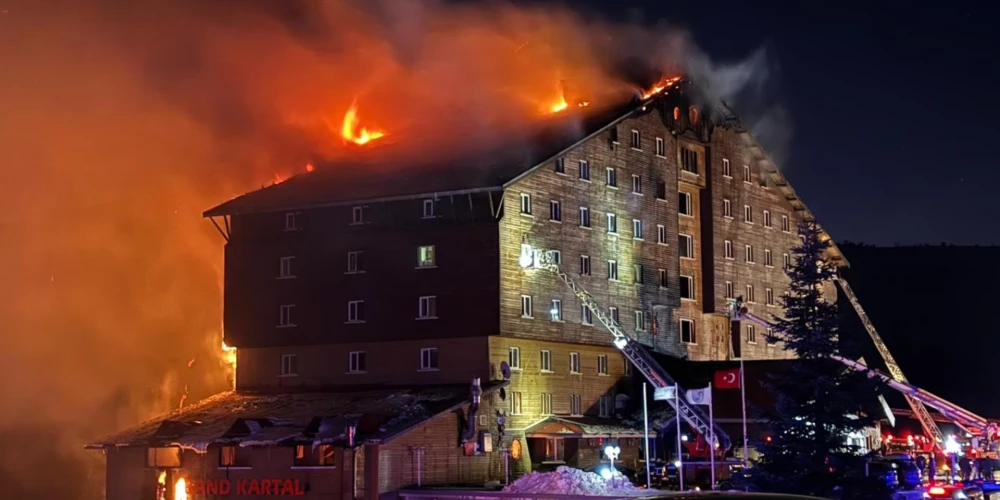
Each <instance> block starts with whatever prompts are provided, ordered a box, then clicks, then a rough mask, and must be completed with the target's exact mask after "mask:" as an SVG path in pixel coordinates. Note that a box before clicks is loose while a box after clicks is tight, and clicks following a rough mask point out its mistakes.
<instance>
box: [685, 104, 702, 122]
mask: <svg viewBox="0 0 1000 500" xmlns="http://www.w3.org/2000/svg"><path fill="white" fill-rule="evenodd" d="M700 118H701V116H700V113H698V108H696V107H694V106H691V107H690V108H688V121H689V122H690V123H691V125H692V126H694V125H698V120H699V119H700Z"/></svg>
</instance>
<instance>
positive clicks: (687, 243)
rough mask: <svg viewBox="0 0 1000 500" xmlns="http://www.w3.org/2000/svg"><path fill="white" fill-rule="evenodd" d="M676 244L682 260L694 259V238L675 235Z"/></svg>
mask: <svg viewBox="0 0 1000 500" xmlns="http://www.w3.org/2000/svg"><path fill="white" fill-rule="evenodd" d="M677 240H678V241H677V244H678V247H679V248H680V252H681V258H682V259H693V258H694V238H692V237H691V236H689V235H686V234H678V235H677Z"/></svg>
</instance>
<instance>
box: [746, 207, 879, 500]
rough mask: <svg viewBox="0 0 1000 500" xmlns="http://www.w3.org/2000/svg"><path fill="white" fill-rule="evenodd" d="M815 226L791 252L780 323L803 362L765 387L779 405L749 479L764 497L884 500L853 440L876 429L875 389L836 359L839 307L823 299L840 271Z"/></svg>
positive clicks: (803, 231)
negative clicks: (870, 406)
mask: <svg viewBox="0 0 1000 500" xmlns="http://www.w3.org/2000/svg"><path fill="white" fill-rule="evenodd" d="M821 234H822V233H821V231H820V229H819V227H818V226H817V225H816V224H815V223H813V222H804V223H802V224H800V225H799V235H800V237H801V239H802V241H801V244H800V245H799V246H798V247H797V248H795V249H793V250H792V255H793V257H794V262H793V264H792V266H791V268H790V269H788V270H787V274H788V277H789V278H790V280H791V283H790V286H789V290H788V292H789V293H788V294H787V295H786V296H784V297H783V299H782V306H783V307H784V317H783V318H776V320H775V323H776V324H777V327H778V331H779V332H781V334H779V338H780V341H782V342H784V344H785V348H786V349H790V350H792V351H794V352H795V354H796V355H797V357H798V359H797V360H795V361H792V362H789V363H787V364H786V365H785V366H786V368H787V371H785V372H783V373H773V374H770V375H769V378H768V380H767V381H766V382H765V385H766V386H767V388H768V389H769V390H771V392H772V393H774V395H775V396H776V399H777V404H776V406H775V408H774V410H773V411H772V412H769V414H768V415H767V417H768V421H769V422H768V426H767V427H768V436H769V439H766V440H765V442H763V443H760V444H758V446H757V449H758V451H760V453H761V456H760V458H759V459H758V460H757V461H755V463H754V464H753V467H752V468H751V470H750V477H749V480H750V482H751V483H753V485H754V486H755V488H756V489H758V490H759V491H769V492H783V493H798V494H807V495H817V496H827V497H829V496H837V497H840V498H879V497H883V496H884V495H886V493H887V492H886V488H885V485H884V482H883V481H882V480H880V479H878V478H866V477H865V461H866V460H867V459H868V457H866V456H863V455H862V454H861V450H860V449H859V448H858V447H857V446H854V445H850V444H848V441H847V436H848V434H849V433H852V432H861V431H862V430H863V429H864V428H865V427H866V426H869V425H871V424H872V423H873V419H872V418H871V416H870V415H867V414H866V412H865V409H866V408H865V407H866V406H867V402H868V401H871V399H872V398H873V397H875V395H876V393H875V386H874V383H873V382H872V381H871V380H870V379H869V378H868V377H867V376H866V375H865V374H863V373H859V372H856V371H853V370H850V369H847V368H846V367H845V366H844V365H843V364H841V363H839V362H837V361H835V360H831V359H830V357H831V356H833V355H837V354H838V352H839V345H838V344H839V339H838V317H837V306H836V305H835V304H834V303H831V302H830V301H828V300H826V299H825V298H824V296H823V289H824V288H825V287H830V286H833V283H832V281H831V280H832V279H833V278H834V277H835V275H836V274H835V273H836V269H835V267H834V266H833V265H832V264H830V263H829V262H828V261H827V260H826V258H825V253H826V251H827V249H828V248H829V246H830V244H829V243H828V242H827V241H824V240H823V239H822V238H821Z"/></svg>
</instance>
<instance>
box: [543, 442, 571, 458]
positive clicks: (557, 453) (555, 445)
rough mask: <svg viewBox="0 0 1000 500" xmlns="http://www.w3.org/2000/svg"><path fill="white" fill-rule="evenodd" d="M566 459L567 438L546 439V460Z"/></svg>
mask: <svg viewBox="0 0 1000 500" xmlns="http://www.w3.org/2000/svg"><path fill="white" fill-rule="evenodd" d="M565 460H566V440H565V439H563V438H546V439H545V457H544V458H543V461H545V462H564V461H565Z"/></svg>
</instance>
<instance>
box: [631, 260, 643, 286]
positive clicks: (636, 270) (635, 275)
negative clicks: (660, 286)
mask: <svg viewBox="0 0 1000 500" xmlns="http://www.w3.org/2000/svg"><path fill="white" fill-rule="evenodd" d="M645 271H646V269H645V268H644V266H643V265H642V264H632V284H634V285H641V284H643V283H645V282H646V278H645V276H643V275H644V274H646V273H645Z"/></svg>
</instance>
